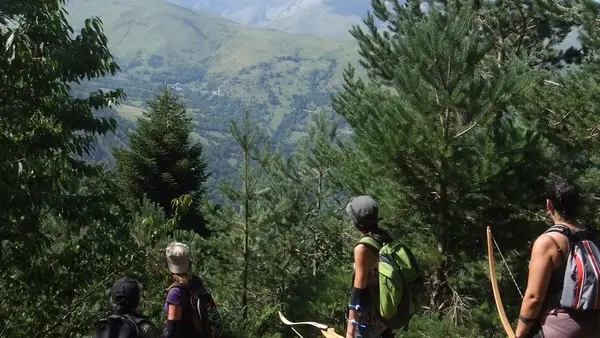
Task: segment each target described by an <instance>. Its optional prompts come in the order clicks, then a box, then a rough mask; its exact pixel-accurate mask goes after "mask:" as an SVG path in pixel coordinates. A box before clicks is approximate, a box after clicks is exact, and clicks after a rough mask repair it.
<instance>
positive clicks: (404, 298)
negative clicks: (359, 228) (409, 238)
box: [358, 237, 424, 331]
mask: <svg viewBox="0 0 600 338" xmlns="http://www.w3.org/2000/svg"><path fill="white" fill-rule="evenodd" d="M358 244H364V245H366V246H367V247H370V248H372V249H374V250H376V251H377V252H378V254H379V263H378V266H377V270H378V273H379V299H377V301H376V303H375V304H377V305H378V307H379V311H377V314H378V316H379V319H380V320H381V322H383V323H384V324H385V325H386V326H387V327H389V328H391V329H399V328H401V327H404V330H405V331H406V330H408V322H409V321H410V319H411V318H412V316H413V315H414V314H415V313H416V311H417V310H418V309H419V307H420V303H421V300H422V296H423V292H424V278H423V274H422V272H421V269H420V268H419V265H418V263H417V261H416V259H415V257H414V255H413V254H412V252H411V251H410V249H409V248H407V247H406V246H404V245H403V244H402V243H400V242H398V241H392V242H391V243H386V244H385V245H383V246H382V244H381V243H379V242H378V241H377V240H375V239H374V238H372V237H363V238H362V239H361V240H360V241H359V242H358Z"/></svg>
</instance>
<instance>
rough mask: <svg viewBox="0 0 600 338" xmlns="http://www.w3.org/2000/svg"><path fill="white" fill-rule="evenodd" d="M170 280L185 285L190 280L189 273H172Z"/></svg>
mask: <svg viewBox="0 0 600 338" xmlns="http://www.w3.org/2000/svg"><path fill="white" fill-rule="evenodd" d="M171 280H172V281H173V283H179V284H184V285H187V284H188V283H189V281H190V275H189V274H188V273H187V272H186V273H183V274H176V273H172V274H171Z"/></svg>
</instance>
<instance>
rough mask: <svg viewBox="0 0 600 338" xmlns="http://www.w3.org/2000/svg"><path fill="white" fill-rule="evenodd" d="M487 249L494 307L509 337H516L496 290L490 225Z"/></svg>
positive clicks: (496, 283) (498, 292)
mask: <svg viewBox="0 0 600 338" xmlns="http://www.w3.org/2000/svg"><path fill="white" fill-rule="evenodd" d="M487 249H488V261H489V268H490V282H491V283H492V291H493V292H494V300H495V301H496V307H497V308H498V314H499V315H500V321H501V322H502V326H504V330H505V331H506V334H507V335H508V337H509V338H516V335H515V332H514V331H513V329H512V327H511V326H510V322H509V321H508V318H507V317H506V313H505V312H504V306H503V305H502V299H501V298H500V291H499V290H498V281H497V280H496V267H495V265H494V249H493V247H492V230H491V229H490V226H489V225H488V227H487Z"/></svg>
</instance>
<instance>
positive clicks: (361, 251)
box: [354, 244, 369, 258]
mask: <svg viewBox="0 0 600 338" xmlns="http://www.w3.org/2000/svg"><path fill="white" fill-rule="evenodd" d="M368 252H369V248H368V247H367V246H366V245H364V244H357V245H356V246H355V247H354V257H355V258H356V257H358V256H364V255H366V254H367V253H368Z"/></svg>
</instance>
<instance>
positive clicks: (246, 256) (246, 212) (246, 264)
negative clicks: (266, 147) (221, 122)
mask: <svg viewBox="0 0 600 338" xmlns="http://www.w3.org/2000/svg"><path fill="white" fill-rule="evenodd" d="M248 151H249V149H245V150H244V248H243V255H244V271H243V276H242V278H243V281H242V319H243V320H246V319H248V269H249V260H250V253H249V252H248V237H249V233H248V232H249V223H250V212H249V210H248V209H249V207H250V192H249V191H248V189H249V187H248V183H249V182H248V181H249V180H250V178H249V177H248V174H249V173H248V172H249V168H248V167H249V165H250V164H249V163H248V162H249V155H248Z"/></svg>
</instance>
